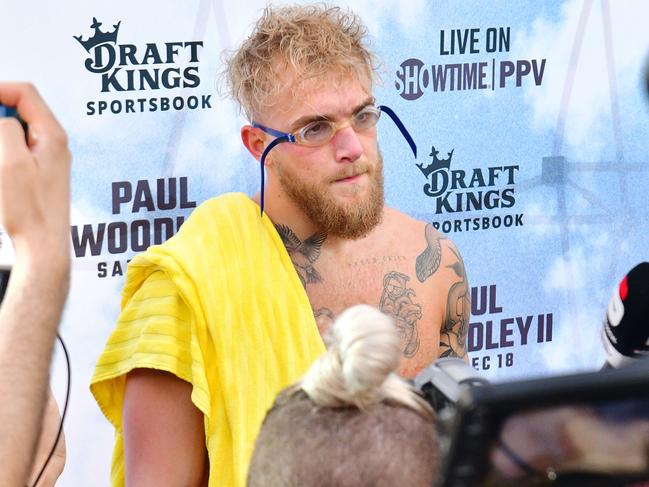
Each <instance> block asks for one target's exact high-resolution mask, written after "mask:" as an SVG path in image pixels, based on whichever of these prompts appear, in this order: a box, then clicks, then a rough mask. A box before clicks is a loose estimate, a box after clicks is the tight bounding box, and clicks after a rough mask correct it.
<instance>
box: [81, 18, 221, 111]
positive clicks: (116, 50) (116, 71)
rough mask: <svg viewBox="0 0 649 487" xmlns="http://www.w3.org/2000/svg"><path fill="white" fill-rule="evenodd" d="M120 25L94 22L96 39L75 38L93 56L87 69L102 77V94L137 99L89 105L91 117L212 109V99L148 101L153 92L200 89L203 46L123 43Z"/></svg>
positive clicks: (200, 43)
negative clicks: (118, 40) (121, 94)
mask: <svg viewBox="0 0 649 487" xmlns="http://www.w3.org/2000/svg"><path fill="white" fill-rule="evenodd" d="M121 23H122V22H121V21H119V22H117V24H114V25H113V26H112V29H108V30H104V29H102V28H101V27H102V25H103V24H102V23H101V22H99V21H98V20H97V19H96V18H93V22H92V25H91V26H90V28H91V29H93V32H92V35H91V36H90V37H89V38H88V39H85V40H84V38H83V36H82V35H78V36H73V37H74V39H76V40H77V41H78V42H79V44H80V45H81V46H82V47H83V48H84V49H85V51H86V52H87V53H88V57H87V58H86V60H85V63H84V64H85V67H86V69H87V70H88V71H90V72H91V73H93V74H97V75H99V80H100V86H101V90H100V91H101V93H106V94H109V93H114V94H116V93H133V94H136V93H137V95H138V96H136V97H123V96H122V97H119V98H112V99H101V100H90V101H88V102H87V103H86V115H88V116H93V115H104V114H107V113H113V114H121V113H141V112H156V111H161V112H164V111H169V110H184V109H188V110H195V109H198V108H201V109H205V108H212V107H211V99H210V98H211V96H212V95H205V94H199V95H191V96H180V95H179V96H171V97H169V96H148V93H149V92H152V91H153V92H161V91H171V90H176V89H183V88H190V89H195V88H198V87H199V86H200V83H201V78H200V74H199V66H200V55H201V48H202V47H203V41H194V40H191V41H179V42H158V43H156V42H148V43H146V44H145V45H143V46H142V45H139V46H138V45H135V44H118V43H117V36H118V35H119V33H120V27H121Z"/></svg>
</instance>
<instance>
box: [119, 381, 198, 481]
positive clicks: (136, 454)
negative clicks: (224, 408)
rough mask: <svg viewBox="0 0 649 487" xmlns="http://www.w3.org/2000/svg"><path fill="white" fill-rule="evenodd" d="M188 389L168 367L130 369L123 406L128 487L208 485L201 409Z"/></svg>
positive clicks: (125, 466) (189, 385)
mask: <svg viewBox="0 0 649 487" xmlns="http://www.w3.org/2000/svg"><path fill="white" fill-rule="evenodd" d="M191 392H192V386H191V384H189V383H188V382H185V381H184V380H181V379H179V378H178V377H176V376H174V375H173V374H170V373H167V372H162V371H158V370H152V369H135V370H133V371H131V372H129V374H128V375H127V377H126V390H125V392H124V405H123V410H122V420H123V431H124V464H125V465H124V469H125V478H126V487H148V486H155V487H164V486H176V485H183V486H188V487H193V486H197V487H199V486H207V483H208V470H209V468H208V459H207V451H206V446H205V429H204V422H203V414H202V413H201V411H200V410H199V409H198V408H197V407H196V406H195V405H194V404H193V403H192V400H191Z"/></svg>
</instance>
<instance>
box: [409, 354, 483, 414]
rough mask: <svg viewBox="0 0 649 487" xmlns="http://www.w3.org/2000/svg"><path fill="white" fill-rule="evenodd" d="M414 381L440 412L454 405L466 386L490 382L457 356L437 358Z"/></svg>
mask: <svg viewBox="0 0 649 487" xmlns="http://www.w3.org/2000/svg"><path fill="white" fill-rule="evenodd" d="M414 382H415V387H416V388H417V389H418V390H420V391H421V392H422V394H423V395H424V397H425V398H426V400H427V401H428V403H429V404H430V405H431V406H432V407H433V409H434V410H435V411H436V412H438V413H439V412H441V411H442V410H443V409H446V408H447V407H449V406H450V407H452V406H453V405H454V404H455V403H456V402H457V401H458V399H459V398H460V394H461V393H462V390H464V389H465V388H468V387H474V386H483V385H486V384H489V381H488V380H486V379H485V378H484V377H482V376H481V375H480V374H479V373H478V371H477V370H475V369H474V368H473V367H471V366H470V365H469V364H467V363H466V362H465V361H464V360H462V359H459V358H455V357H445V358H440V359H438V360H436V361H435V362H433V363H432V364H431V365H429V366H428V367H426V368H425V369H424V370H422V371H421V372H419V374H417V377H415V381H414Z"/></svg>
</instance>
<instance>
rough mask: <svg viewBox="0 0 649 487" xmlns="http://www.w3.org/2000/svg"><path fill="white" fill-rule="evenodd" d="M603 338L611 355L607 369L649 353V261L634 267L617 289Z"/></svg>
mask: <svg viewBox="0 0 649 487" xmlns="http://www.w3.org/2000/svg"><path fill="white" fill-rule="evenodd" d="M602 341H603V343H604V349H605V350H606V355H607V358H606V362H605V363H604V367H603V368H604V369H609V368H619V367H623V366H625V365H629V364H632V363H634V361H636V360H637V359H640V358H643V357H649V262H642V263H640V264H638V265H637V266H635V267H634V268H633V269H631V271H629V273H628V274H627V275H626V276H624V278H623V279H622V282H620V285H619V286H618V287H617V288H616V289H615V290H614V291H613V296H611V301H610V302H609V304H608V308H607V310H606V318H605V319H604V326H603V328H602Z"/></svg>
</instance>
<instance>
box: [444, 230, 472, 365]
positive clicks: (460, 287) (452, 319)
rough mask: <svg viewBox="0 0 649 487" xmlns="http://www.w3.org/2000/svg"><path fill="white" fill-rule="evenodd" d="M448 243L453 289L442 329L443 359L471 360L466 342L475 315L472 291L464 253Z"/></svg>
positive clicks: (449, 293)
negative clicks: (471, 320)
mask: <svg viewBox="0 0 649 487" xmlns="http://www.w3.org/2000/svg"><path fill="white" fill-rule="evenodd" d="M447 242H448V245H447V246H446V247H445V248H446V249H447V251H448V254H450V258H447V259H444V260H447V261H448V264H447V265H446V266H447V267H448V268H449V269H450V270H451V271H452V272H450V278H449V280H448V281H447V282H448V283H449V286H448V294H447V297H446V309H445V312H444V320H443V322H442V326H441V329H440V340H439V356H440V357H459V358H461V359H464V360H465V361H468V356H467V353H466V340H467V334H468V330H469V317H470V312H471V297H470V296H471V294H470V293H471V288H470V287H469V281H468V279H467V277H466V270H465V269H464V261H463V260H462V256H461V255H460V251H459V250H458V249H457V247H455V245H453V243H452V242H451V241H450V240H448V241H447ZM444 260H443V262H444Z"/></svg>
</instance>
